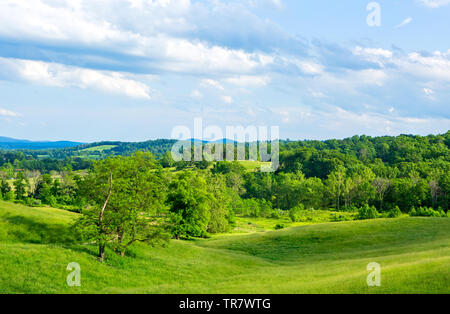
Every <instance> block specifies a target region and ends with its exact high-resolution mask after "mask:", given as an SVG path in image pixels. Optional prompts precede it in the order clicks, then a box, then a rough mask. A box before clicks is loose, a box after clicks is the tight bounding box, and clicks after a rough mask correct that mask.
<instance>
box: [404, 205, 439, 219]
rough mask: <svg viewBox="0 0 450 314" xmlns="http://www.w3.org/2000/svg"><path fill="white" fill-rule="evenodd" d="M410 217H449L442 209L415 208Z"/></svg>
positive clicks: (412, 209)
mask: <svg viewBox="0 0 450 314" xmlns="http://www.w3.org/2000/svg"><path fill="white" fill-rule="evenodd" d="M409 215H410V216H411V217H447V214H446V213H445V212H444V211H443V210H442V209H439V210H434V209H433V208H430V207H418V208H415V207H413V208H411V211H410V212H409Z"/></svg>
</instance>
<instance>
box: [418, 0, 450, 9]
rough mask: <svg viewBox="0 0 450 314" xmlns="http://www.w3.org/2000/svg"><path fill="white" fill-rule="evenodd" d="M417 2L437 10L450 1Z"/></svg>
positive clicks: (421, 0)
mask: <svg viewBox="0 0 450 314" xmlns="http://www.w3.org/2000/svg"><path fill="white" fill-rule="evenodd" d="M419 1H420V2H421V3H422V4H423V5H425V6H427V7H429V8H439V7H443V6H446V5H448V4H450V0H419Z"/></svg>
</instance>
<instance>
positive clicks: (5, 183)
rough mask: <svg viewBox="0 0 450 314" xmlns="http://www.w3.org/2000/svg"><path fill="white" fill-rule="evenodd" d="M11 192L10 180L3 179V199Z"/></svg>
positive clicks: (0, 192)
mask: <svg viewBox="0 0 450 314" xmlns="http://www.w3.org/2000/svg"><path fill="white" fill-rule="evenodd" d="M10 192H11V186H10V185H9V184H8V181H6V180H4V179H2V181H1V183H0V194H1V195H2V197H3V199H6V198H7V195H8V194H9V193H10Z"/></svg>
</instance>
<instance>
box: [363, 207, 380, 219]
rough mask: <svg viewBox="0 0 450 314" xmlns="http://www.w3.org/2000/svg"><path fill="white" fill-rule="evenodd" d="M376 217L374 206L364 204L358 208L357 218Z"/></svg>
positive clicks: (376, 212)
mask: <svg viewBox="0 0 450 314" xmlns="http://www.w3.org/2000/svg"><path fill="white" fill-rule="evenodd" d="M376 218H378V211H377V209H376V208H375V206H369V205H367V204H366V205H364V206H363V207H361V208H360V209H359V210H358V219H360V220H365V219H376Z"/></svg>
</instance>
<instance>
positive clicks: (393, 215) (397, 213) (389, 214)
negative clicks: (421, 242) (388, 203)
mask: <svg viewBox="0 0 450 314" xmlns="http://www.w3.org/2000/svg"><path fill="white" fill-rule="evenodd" d="M401 215H402V211H401V210H400V208H399V207H398V206H395V207H394V208H392V209H391V210H390V211H388V212H387V215H386V217H387V218H398V217H400V216H401Z"/></svg>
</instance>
